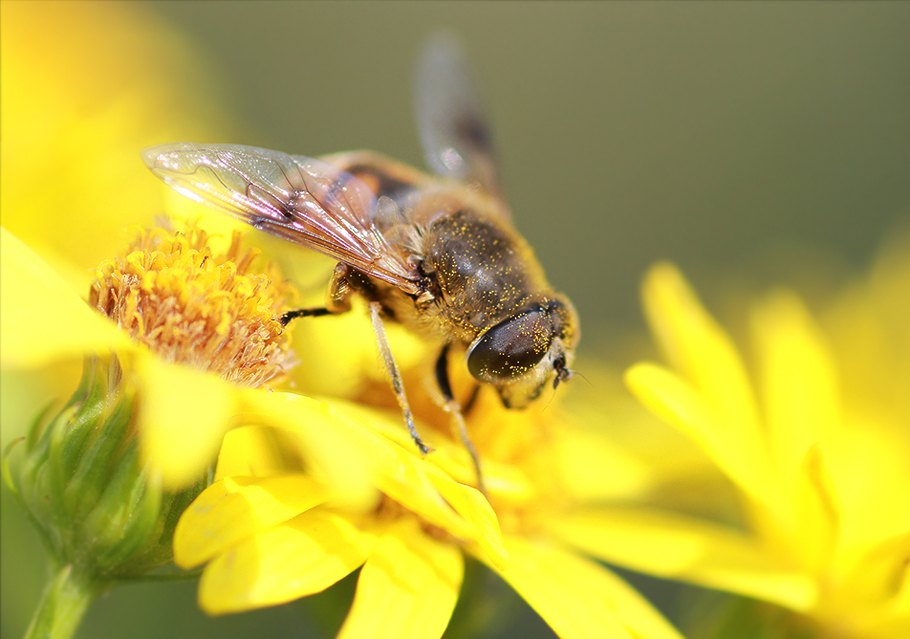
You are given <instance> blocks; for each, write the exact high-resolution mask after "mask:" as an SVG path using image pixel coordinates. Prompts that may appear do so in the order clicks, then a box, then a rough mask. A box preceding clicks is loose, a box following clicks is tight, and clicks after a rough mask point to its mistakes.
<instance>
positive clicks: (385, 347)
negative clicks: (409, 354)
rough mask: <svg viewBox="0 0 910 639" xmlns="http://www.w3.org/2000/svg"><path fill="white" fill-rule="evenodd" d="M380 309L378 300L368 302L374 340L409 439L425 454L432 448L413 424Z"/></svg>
mask: <svg viewBox="0 0 910 639" xmlns="http://www.w3.org/2000/svg"><path fill="white" fill-rule="evenodd" d="M381 311H382V304H380V303H379V302H370V319H371V320H372V321H373V331H375V333H376V341H377V342H379V350H380V352H381V353H382V360H383V361H384V362H385V366H386V369H387V370H388V372H389V377H391V378H392V390H394V391H395V398H396V399H397V400H398V405H399V406H400V407H401V412H402V413H404V421H405V423H406V424H407V427H408V432H409V433H410V434H411V439H413V440H414V443H415V444H417V448H419V449H420V452H421V454H423V455H426V454H427V453H428V452H430V451H431V450H432V448H430V447H429V446H427V445H426V443H424V441H423V439H421V438H420V435H419V434H418V432H417V427H416V426H414V417H413V416H412V415H411V407H410V405H409V404H408V398H407V396H406V395H405V394H404V384H403V383H402V381H401V373H399V372H398V365H397V364H396V363H395V358H394V357H393V356H392V349H391V348H390V347H389V340H388V338H387V337H386V334H385V326H383V324H382V318H381V317H380V316H379V313H380V312H381Z"/></svg>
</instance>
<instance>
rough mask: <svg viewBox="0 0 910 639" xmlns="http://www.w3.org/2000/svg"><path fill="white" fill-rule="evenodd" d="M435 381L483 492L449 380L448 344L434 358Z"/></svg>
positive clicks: (475, 458)
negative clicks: (469, 456)
mask: <svg viewBox="0 0 910 639" xmlns="http://www.w3.org/2000/svg"><path fill="white" fill-rule="evenodd" d="M436 383H437V384H438V385H439V390H440V391H441V392H442V397H443V399H444V400H445V404H444V405H443V407H442V408H443V410H445V411H446V412H447V413H448V414H449V415H451V416H452V422H453V425H454V427H455V430H456V431H458V437H459V438H460V439H461V443H462V444H464V447H465V448H466V449H467V451H468V454H470V455H471V461H472V462H473V463H474V473H475V475H476V476H477V487H478V488H480V492H485V491H484V488H483V474H482V473H481V472H480V457H479V456H478V455H477V449H475V448H474V444H473V443H472V442H471V438H470V437H469V436H468V427H467V424H465V421H464V414H463V413H462V410H461V405H460V404H459V403H458V400H457V399H455V394H454V393H453V392H452V384H451V382H450V381H449V345H448V344H446V345H445V346H443V347H442V351H441V352H440V353H439V359H437V360H436ZM478 389H479V387H478V386H475V387H474V392H473V394H472V395H471V399H470V400H469V403H471V404H473V403H474V399H475V398H476V397H477V391H478Z"/></svg>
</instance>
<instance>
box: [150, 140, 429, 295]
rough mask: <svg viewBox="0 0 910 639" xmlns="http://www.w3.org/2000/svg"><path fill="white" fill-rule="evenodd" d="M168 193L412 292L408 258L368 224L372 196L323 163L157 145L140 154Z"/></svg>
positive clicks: (235, 148)
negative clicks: (221, 212) (222, 213)
mask: <svg viewBox="0 0 910 639" xmlns="http://www.w3.org/2000/svg"><path fill="white" fill-rule="evenodd" d="M142 159H143V160H144V161H145V163H146V165H147V166H148V167H149V168H150V169H151V170H152V172H153V173H154V174H155V175H157V176H158V177H160V178H161V179H162V180H164V181H165V182H166V183H167V184H168V185H169V186H170V187H171V188H173V189H174V190H176V191H178V192H179V193H181V194H183V195H186V196H187V197H189V198H191V199H193V200H196V201H197V202H202V203H204V204H208V205H210V206H212V207H214V208H217V209H219V210H221V211H223V212H225V213H228V214H229V215H232V216H234V217H236V218H239V219H241V220H243V221H244V222H247V223H248V224H250V225H252V226H253V227H255V228H257V229H261V230H263V231H267V232H269V233H271V234H273V235H277V236H278V237H282V238H284V239H287V240H290V241H292V242H296V243H298V244H302V245H303V246H306V247H309V248H312V249H314V250H316V251H319V252H321V253H324V254H326V255H328V256H330V257H333V258H335V259H337V260H339V261H340V262H344V263H345V264H348V265H350V266H352V267H354V268H355V269H357V270H359V271H362V272H364V273H366V274H368V275H371V276H373V277H376V278H379V279H381V280H383V281H386V282H388V283H389V284H392V285H393V286H397V287H398V288H400V289H402V290H404V291H405V292H408V293H416V292H417V290H418V287H417V284H416V282H417V281H418V280H419V279H420V275H419V274H418V273H417V271H416V269H415V267H414V265H413V264H412V263H411V262H410V261H409V260H408V255H407V254H405V253H404V252H403V251H402V249H401V248H396V247H393V246H391V245H390V244H389V242H388V241H387V240H386V239H385V238H384V237H383V235H382V233H381V232H380V230H379V229H378V228H377V227H376V224H375V223H374V214H375V211H376V197H375V195H374V194H373V193H372V192H371V191H370V190H369V188H368V187H367V186H366V185H365V184H363V183H362V182H361V181H360V180H358V179H357V178H355V177H354V176H352V175H351V174H349V173H346V172H344V171H342V170H341V169H338V168H336V167H334V166H332V165H330V164H327V163H326V162H322V161H321V160H316V159H313V158H308V157H303V156H299V155H295V156H290V155H287V154H285V153H279V152H278V151H269V150H268V149H260V148H256V147H251V146H240V145H236V144H208V145H206V144H193V143H191V142H178V143H176V144H164V145H161V146H156V147H153V148H150V149H146V150H145V151H143V152H142Z"/></svg>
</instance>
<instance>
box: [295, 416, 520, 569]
mask: <svg viewBox="0 0 910 639" xmlns="http://www.w3.org/2000/svg"><path fill="white" fill-rule="evenodd" d="M310 401H314V400H310ZM325 406H326V410H328V411H329V412H330V414H331V415H332V419H333V420H334V424H335V428H336V429H337V430H338V431H340V432H345V433H349V436H350V437H351V441H352V445H356V446H358V449H359V450H360V451H361V452H362V454H363V456H364V458H365V459H366V462H365V463H366V467H367V468H369V469H370V472H371V477H372V481H373V482H374V483H375V486H376V487H377V488H378V489H379V490H380V491H382V492H383V493H384V494H386V495H388V496H389V497H390V498H391V499H392V500H394V501H396V502H398V503H399V504H402V505H403V506H405V507H406V508H407V509H408V510H411V511H412V512H414V513H416V514H418V515H420V516H421V517H422V518H423V519H425V520H426V521H428V522H430V523H432V524H435V525H437V526H439V527H440V528H442V529H443V530H445V531H447V532H448V533H450V534H451V535H453V536H455V537H458V538H461V539H472V540H475V541H477V542H478V543H479V544H480V545H481V546H482V547H483V548H484V549H485V550H486V551H488V552H489V553H490V554H491V557H492V560H493V561H494V562H501V561H503V556H504V555H503V550H502V540H501V536H500V533H499V527H498V524H497V523H496V521H495V516H494V515H493V512H492V509H491V508H490V506H489V504H488V503H487V502H486V498H485V497H483V495H482V494H481V493H479V492H478V491H477V490H475V489H473V488H470V487H467V486H465V485H463V484H459V483H458V482H456V481H454V480H452V479H451V478H450V477H448V476H447V475H445V474H444V473H442V472H441V471H440V470H439V469H438V468H437V467H436V466H435V465H434V464H433V463H432V462H431V461H429V460H428V459H422V458H421V457H419V456H418V454H417V452H416V448H415V446H414V444H413V442H412V441H411V440H410V438H409V437H408V435H407V432H406V431H405V430H404V428H403V427H402V424H401V423H400V421H399V418H398V417H397V416H396V418H394V419H391V418H390V417H389V416H388V415H386V414H384V413H382V412H379V411H375V410H370V409H366V408H364V407H362V406H358V405H355V404H351V403H349V402H345V401H341V400H338V401H334V402H332V403H331V404H326V405H325ZM380 433H383V434H380ZM396 441H397V442H398V443H396ZM432 454H434V453H431V455H432Z"/></svg>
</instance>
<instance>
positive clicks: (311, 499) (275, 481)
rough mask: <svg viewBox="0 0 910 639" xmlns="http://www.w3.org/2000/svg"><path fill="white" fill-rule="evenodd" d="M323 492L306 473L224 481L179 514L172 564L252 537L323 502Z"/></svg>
mask: <svg viewBox="0 0 910 639" xmlns="http://www.w3.org/2000/svg"><path fill="white" fill-rule="evenodd" d="M328 494H329V491H328V490H327V489H326V488H325V487H324V486H322V485H321V484H319V483H317V482H315V481H314V480H313V479H311V478H309V477H307V476H306V475H301V474H298V475H284V476H278V477H267V478H264V479H261V478H256V477H237V476H234V477H228V478H226V479H222V480H220V481H217V482H215V483H214V484H212V485H211V486H209V487H208V488H206V489H205V491H203V492H202V494H201V495H199V497H197V498H196V499H195V500H194V501H193V503H192V504H190V506H189V508H187V509H186V511H184V513H183V515H182V516H181V517H180V521H179V522H178V524H177V529H176V531H175V532H174V562H175V563H176V564H177V565H179V566H181V567H182V568H192V567H194V566H198V565H199V564H201V563H203V562H205V561H208V560H209V559H211V558H212V557H214V556H216V555H219V554H221V553H222V552H225V551H226V550H227V549H228V548H230V547H231V546H234V545H236V544H238V543H240V542H242V541H244V540H246V539H249V538H250V537H252V536H253V535H255V534H257V533H259V532H261V531H263V530H266V529H268V528H271V527H272V526H274V525H276V524H280V523H282V522H285V521H288V520H289V519H292V518H294V517H296V516H297V515H299V514H300V513H302V512H306V511H307V510H309V509H310V508H313V507H314V506H318V505H319V504H321V503H323V502H324V501H325V500H326V498H327V496H328Z"/></svg>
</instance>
